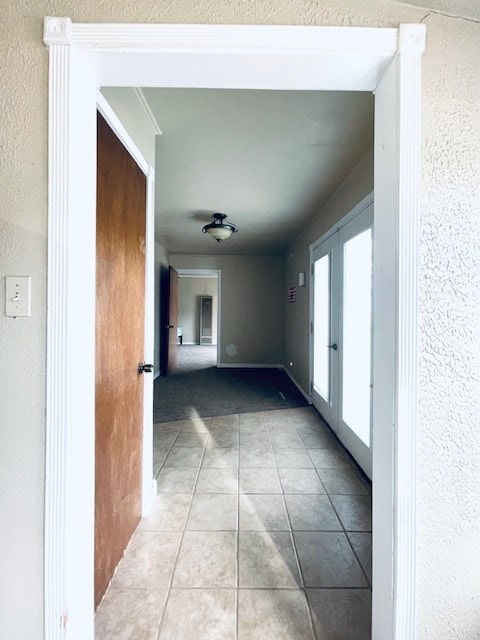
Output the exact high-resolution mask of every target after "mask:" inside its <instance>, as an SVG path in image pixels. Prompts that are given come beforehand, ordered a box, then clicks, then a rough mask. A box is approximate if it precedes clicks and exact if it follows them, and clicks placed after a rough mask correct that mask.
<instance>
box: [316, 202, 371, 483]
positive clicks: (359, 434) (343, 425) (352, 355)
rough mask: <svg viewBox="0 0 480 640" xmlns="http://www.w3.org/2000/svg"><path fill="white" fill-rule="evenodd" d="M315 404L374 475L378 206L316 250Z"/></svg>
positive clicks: (327, 239) (333, 235)
mask: <svg viewBox="0 0 480 640" xmlns="http://www.w3.org/2000/svg"><path fill="white" fill-rule="evenodd" d="M311 273H312V322H311V330H312V338H313V339H312V396H313V404H314V405H315V407H316V408H317V409H318V411H319V412H320V413H321V415H322V416H323V417H324V419H325V420H326V421H327V422H328V424H329V425H330V427H331V428H332V429H333V430H334V431H335V433H336V434H337V435H338V437H339V439H340V440H341V442H342V443H343V444H344V445H345V447H346V448H347V449H348V450H349V451H350V453H351V454H352V455H353V457H354V458H355V459H356V460H357V462H358V464H359V465H360V466H361V467H362V469H363V470H364V471H365V473H366V474H367V475H368V476H369V477H371V475H372V448H371V441H372V437H371V430H372V379H373V377H372V362H373V358H372V347H373V340H372V338H373V336H372V332H373V317H372V290H373V289H372V274H373V204H370V205H369V206H368V207H366V208H365V209H363V211H361V212H360V213H358V214H357V215H356V216H355V217H354V218H353V219H352V220H350V221H349V222H347V223H346V224H344V225H343V226H340V227H338V228H337V229H336V230H335V232H333V233H332V234H331V235H330V236H328V237H327V238H326V239H325V240H323V241H322V242H320V243H319V244H317V245H314V247H313V250H312V271H311Z"/></svg>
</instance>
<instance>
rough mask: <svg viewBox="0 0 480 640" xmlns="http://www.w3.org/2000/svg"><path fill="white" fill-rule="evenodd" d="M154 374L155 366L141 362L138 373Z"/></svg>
mask: <svg viewBox="0 0 480 640" xmlns="http://www.w3.org/2000/svg"><path fill="white" fill-rule="evenodd" d="M152 372H153V364H146V363H145V362H140V364H139V365H138V373H152Z"/></svg>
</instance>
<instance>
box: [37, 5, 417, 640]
mask: <svg viewBox="0 0 480 640" xmlns="http://www.w3.org/2000/svg"><path fill="white" fill-rule="evenodd" d="M44 41H45V43H46V44H47V45H48V47H49V58H50V68H49V200H48V316H47V395H46V398H47V418H46V508H45V638H48V640H60V639H62V638H68V640H93V638H94V632H93V605H92V602H93V595H92V594H93V501H94V492H93V478H94V475H93V469H94V467H93V460H94V437H93V436H94V401H95V396H94V375H95V366H94V363H95V361H94V340H95V313H94V311H95V184H96V182H95V157H96V137H95V112H96V107H97V90H98V87H100V86H134V87H138V86H140V87H141V86H157V87H161V86H170V87H211V88H239V89H241V88H244V89H283V90H285V89H290V90H295V89H307V90H308V89H315V90H346V91H373V92H374V93H375V246H374V253H375V269H374V296H375V302H374V317H375V342H374V354H375V362H374V371H375V374H374V375H375V378H374V394H373V405H374V409H373V420H374V430H373V438H374V443H373V448H374V459H373V477H374V488H373V536H374V560H373V564H374V567H373V613H372V617H373V630H372V638H373V640H393V639H396V640H413V639H414V638H416V622H415V513H416V502H415V500H416V497H415V429H416V390H417V374H416V361H417V344H416V338H417V225H418V212H419V183H420V116H421V96H420V71H421V56H422V53H423V50H424V46H425V27H424V25H400V27H399V29H394V28H391V29H377V28H349V27H298V26H297V27H289V26H258V25H257V26H236V25H153V24H147V25H145V24H143V25H142V24H75V23H72V22H71V20H70V19H69V18H61V17H49V18H46V19H45V25H44ZM152 242H153V240H152ZM385 309H387V310H388V311H387V313H385ZM379 311H381V313H380V314H379ZM376 480H378V482H376ZM73 504H74V505H75V509H72V508H71V505H73Z"/></svg>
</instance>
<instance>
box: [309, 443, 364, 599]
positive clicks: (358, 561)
mask: <svg viewBox="0 0 480 640" xmlns="http://www.w3.org/2000/svg"><path fill="white" fill-rule="evenodd" d="M307 453H308V455H309V457H310V460H311V461H312V464H313V467H314V469H315V472H316V474H317V476H318V477H319V479H320V482H322V478H321V477H320V474H319V473H318V469H317V467H316V466H315V463H314V461H313V459H312V456H311V455H310V451H309V449H307ZM322 486H323V487H324V488H325V491H326V492H327V493H326V496H327V498H328V501H329V503H330V506H331V507H332V509H333V511H334V513H335V515H336V516H337V519H338V521H339V522H340V526H341V527H342V532H343V534H344V535H345V537H346V539H347V541H348V544H349V546H350V548H351V550H352V553H353V555H354V557H355V559H356V561H357V563H358V566H359V567H360V569H361V571H362V574H363V577H364V578H365V580H366V581H367V585H368V587H369V588H370V591H371V590H372V585H371V583H370V580H369V579H368V576H367V574H366V571H365V569H364V568H363V565H362V563H361V562H360V559H359V557H358V555H357V553H356V551H355V549H354V548H353V545H352V542H351V540H350V538H349V536H348V532H347V530H346V528H345V525H344V524H343V520H342V518H341V517H340V514H339V513H338V511H337V509H336V508H335V505H334V504H333V501H332V498H331V495H354V494H335V493H332V494H330V493H329V491H328V490H327V488H326V487H325V485H324V484H323V482H322ZM359 495H362V494H359ZM351 588H354V587H351Z"/></svg>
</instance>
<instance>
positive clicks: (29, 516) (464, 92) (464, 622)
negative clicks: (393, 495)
mask: <svg viewBox="0 0 480 640" xmlns="http://www.w3.org/2000/svg"><path fill="white" fill-rule="evenodd" d="M422 4H428V0H425V3H423V2H422ZM452 4H455V3H454V2H452ZM474 4H477V3H471V6H473V5H474ZM442 5H443V2H442ZM445 6H446V5H445ZM52 14H54V15H58V16H70V17H71V18H72V19H73V20H74V21H75V22H140V23H148V22H157V23H166V24H170V23H182V24H183V23H199V24H205V23H227V24H228V23H230V24H282V25H285V24H298V25H349V26H352V27H398V25H399V24H400V23H402V22H403V23H409V22H420V21H422V20H423V23H424V24H425V25H426V27H427V51H426V53H425V55H424V57H423V87H422V97H423V119H422V120H423V122H422V126H423V134H422V135H423V160H422V179H423V186H422V206H421V211H420V221H419V222H420V256H419V258H420V271H419V285H420V298H419V387H418V394H419V421H418V425H417V434H418V458H417V460H418V464H417V479H418V499H419V502H418V514H417V517H418V532H417V537H416V540H417V548H418V554H417V563H418V564H417V567H416V572H417V575H418V595H417V602H416V608H417V611H418V619H419V631H418V639H419V640H438V639H440V638H442V639H443V638H445V639H447V638H448V639H449V640H450V639H451V640H454V639H457V638H458V639H460V638H461V639H462V640H474V639H475V638H478V624H479V622H478V621H479V619H480V610H479V607H480V604H479V603H480V581H479V580H478V569H477V563H476V561H475V559H477V558H478V557H480V518H478V513H479V510H480V496H479V492H478V486H479V485H480V478H479V473H480V465H479V464H478V460H479V459H480V438H479V437H478V370H479V361H478V350H476V349H475V345H477V344H478V317H479V314H478V287H479V275H478V274H479V273H480V265H479V255H480V252H479V251H478V245H477V238H478V236H479V228H478V224H479V216H478V211H479V209H480V194H479V191H478V187H477V185H478V173H479V166H480V157H479V153H480V140H479V135H480V128H479V127H478V122H479V120H480V116H479V105H480V101H479V100H478V96H479V94H480V86H479V84H480V83H479V73H478V70H479V60H480V25H479V24H477V23H474V22H470V21H468V20H465V19H461V18H458V17H445V16H442V15H438V14H433V13H430V12H429V10H428V9H421V8H416V7H411V6H408V5H407V4H401V3H397V2H393V1H392V0H362V2H360V1H359V0H341V1H340V0H324V1H322V2H321V3H312V2H302V1H301V0H252V1H251V2H248V3H241V2H237V3H234V2H226V1H224V0H209V1H207V0H185V1H184V2H176V3H175V2H157V3H152V2H151V0H137V2H134V3H132V2H131V1H130V0H104V1H103V2H98V0H84V1H83V2H81V3H79V2H76V1H74V0H55V2H52V1H51V0H17V2H3V3H2V4H1V7H0V18H1V22H2V26H3V33H4V37H3V38H2V39H1V42H0V48H1V55H0V73H1V77H2V92H1V94H0V104H1V111H2V114H4V126H2V127H0V148H1V149H2V161H3V163H2V175H1V187H2V198H1V205H0V207H1V208H0V268H1V274H2V278H3V277H4V276H5V275H32V316H31V317H30V318H25V319H24V318H20V319H18V320H12V319H11V318H6V317H5V316H4V315H3V314H0V363H1V364H0V389H1V390H2V402H1V405H0V425H1V441H2V447H1V449H0V485H1V487H2V491H1V493H0V502H1V504H0V508H1V509H0V510H1V513H2V515H3V521H2V527H0V565H1V571H0V593H1V594H2V597H1V598H0V622H1V629H2V634H3V635H4V636H5V638H9V639H10V638H15V639H16V638H19V639H20V638H21V640H41V639H42V638H43V631H42V630H43V604H44V594H43V591H44V584H43V577H44V571H43V567H44V555H43V549H44V515H45V514H44V486H45V397H46V396H45V368H46V352H47V349H46V291H47V287H46V274H47V185H48V179H47V148H48V146H47V142H48V138H47V131H48V81H47V77H48V52H47V49H46V48H45V45H44V44H43V42H42V23H43V18H44V16H47V15H52ZM282 289H283V287H282ZM262 295H263V296H264V295H265V291H262ZM4 304H5V301H4V288H3V287H0V309H3V308H4ZM279 307H282V305H279ZM241 312H242V314H245V310H244V309H242V310H241ZM279 314H280V315H281V314H282V309H281V308H280V309H279ZM279 344H281V340H280V341H279ZM276 355H277V354H275V357H276Z"/></svg>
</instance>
